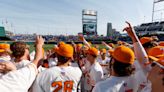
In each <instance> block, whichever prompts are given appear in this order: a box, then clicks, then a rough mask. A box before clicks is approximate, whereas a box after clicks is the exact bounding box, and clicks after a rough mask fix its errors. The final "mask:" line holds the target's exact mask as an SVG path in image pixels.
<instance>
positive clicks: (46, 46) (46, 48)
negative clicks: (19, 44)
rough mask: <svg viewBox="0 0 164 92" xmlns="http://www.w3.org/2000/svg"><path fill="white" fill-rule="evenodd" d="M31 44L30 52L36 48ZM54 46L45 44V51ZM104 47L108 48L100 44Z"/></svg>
mask: <svg viewBox="0 0 164 92" xmlns="http://www.w3.org/2000/svg"><path fill="white" fill-rule="evenodd" d="M29 46H30V52H31V51H33V50H34V49H35V48H34V45H29ZM93 46H94V45H93ZM53 47H54V44H45V45H44V47H43V48H44V50H45V51H47V50H49V49H52V48H53ZM102 48H106V47H104V46H103V45H99V49H102Z"/></svg>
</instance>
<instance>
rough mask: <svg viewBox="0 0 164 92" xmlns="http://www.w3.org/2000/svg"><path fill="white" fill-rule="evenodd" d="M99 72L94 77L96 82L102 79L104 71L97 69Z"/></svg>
mask: <svg viewBox="0 0 164 92" xmlns="http://www.w3.org/2000/svg"><path fill="white" fill-rule="evenodd" d="M96 73H97V74H96V75H95V76H93V77H94V80H95V83H97V82H99V81H101V80H102V76H103V73H101V72H100V71H97V72H96Z"/></svg>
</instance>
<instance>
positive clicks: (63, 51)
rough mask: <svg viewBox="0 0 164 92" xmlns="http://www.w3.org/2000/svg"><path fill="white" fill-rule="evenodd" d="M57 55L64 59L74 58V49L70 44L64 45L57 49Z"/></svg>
mask: <svg viewBox="0 0 164 92" xmlns="http://www.w3.org/2000/svg"><path fill="white" fill-rule="evenodd" d="M56 52H57V54H59V55H61V56H63V57H71V58H72V57H73V47H72V46H71V45H69V44H62V45H60V46H59V47H58V48H57V49H56Z"/></svg>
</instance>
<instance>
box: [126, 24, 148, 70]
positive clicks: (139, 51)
mask: <svg viewBox="0 0 164 92" xmlns="http://www.w3.org/2000/svg"><path fill="white" fill-rule="evenodd" d="M126 23H127V24H128V27H126V28H124V30H123V31H126V32H127V33H128V35H129V36H130V38H131V39H132V42H133V46H134V52H135V56H136V59H137V60H138V61H139V63H140V65H141V66H142V68H144V70H149V68H150V67H149V66H146V67H145V65H146V64H147V63H148V62H149V60H148V57H147V53H146V51H145V49H144V48H143V46H142V44H141V42H140V41H139V39H138V37H137V35H136V33H135V30H134V29H133V28H132V26H131V24H130V23H128V22H126Z"/></svg>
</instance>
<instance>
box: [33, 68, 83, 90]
mask: <svg viewBox="0 0 164 92" xmlns="http://www.w3.org/2000/svg"><path fill="white" fill-rule="evenodd" d="M81 75H82V73H81V70H80V69H79V68H78V67H72V66H68V67H57V66H55V67H52V68H50V69H47V70H45V71H44V72H42V73H40V74H39V75H38V77H37V79H36V81H35V83H34V86H33V92H76V90H77V86H78V83H79V81H80V78H81Z"/></svg>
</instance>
